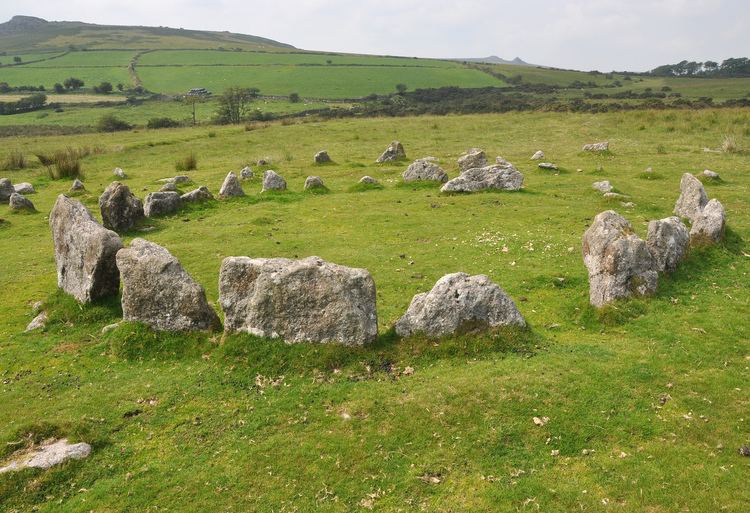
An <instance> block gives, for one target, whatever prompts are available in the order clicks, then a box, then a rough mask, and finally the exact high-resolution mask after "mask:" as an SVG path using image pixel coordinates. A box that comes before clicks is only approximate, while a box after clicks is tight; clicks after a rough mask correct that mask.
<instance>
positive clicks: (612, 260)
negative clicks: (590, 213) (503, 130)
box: [583, 210, 658, 307]
mask: <svg viewBox="0 0 750 513" xmlns="http://www.w3.org/2000/svg"><path fill="white" fill-rule="evenodd" d="M583 262H584V264H585V265H586V268H587V269H588V271H589V300H590V302H591V304H592V305H594V306H596V307H601V306H604V305H605V304H607V303H609V302H611V301H614V300H616V299H623V298H628V297H631V296H645V295H648V294H653V293H654V292H655V291H656V285H657V280H658V274H657V272H656V266H655V264H654V258H653V257H652V256H651V252H650V251H649V248H648V245H647V244H646V242H645V241H644V240H642V239H640V238H639V237H638V236H637V235H635V233H633V227H632V226H631V225H630V223H629V222H628V221H627V220H626V219H625V218H624V217H622V216H620V215H619V214H617V213H616V212H615V211H613V210H607V211H605V212H602V213H601V214H599V215H597V216H596V217H595V218H594V222H593V223H592V225H591V226H590V227H589V229H588V230H586V233H584V234H583Z"/></svg>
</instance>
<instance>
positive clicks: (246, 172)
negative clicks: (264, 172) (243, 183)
mask: <svg viewBox="0 0 750 513" xmlns="http://www.w3.org/2000/svg"><path fill="white" fill-rule="evenodd" d="M252 177H253V170H252V169H250V168H249V167H248V166H245V167H243V168H242V171H240V178H242V179H243V180H249V179H250V178H252Z"/></svg>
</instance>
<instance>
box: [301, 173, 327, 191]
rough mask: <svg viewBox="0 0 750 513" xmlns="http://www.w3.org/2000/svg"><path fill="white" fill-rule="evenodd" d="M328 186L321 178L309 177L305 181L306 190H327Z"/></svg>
mask: <svg viewBox="0 0 750 513" xmlns="http://www.w3.org/2000/svg"><path fill="white" fill-rule="evenodd" d="M325 188H326V186H325V184H324V183H323V179H322V178H320V177H319V176H308V177H307V178H306V179H305V190H306V191H307V190H310V189H325Z"/></svg>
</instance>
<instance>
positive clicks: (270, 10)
mask: <svg viewBox="0 0 750 513" xmlns="http://www.w3.org/2000/svg"><path fill="white" fill-rule="evenodd" d="M16 14H26V15H31V16H39V17H42V18H45V19H47V20H75V21H86V22H90V23H100V24H116V25H152V26H153V25H165V26H170V27H183V28H193V29H203V30H229V31H231V32H240V33H244V34H253V35H259V36H264V37H268V38H271V39H275V40H277V41H282V42H285V43H289V44H292V45H294V46H296V47H298V48H303V49H306V50H325V51H339V52H354V53H371V54H389V55H406V56H419V57H486V56H488V55H498V56H500V57H503V58H506V59H512V58H513V57H516V56H519V57H521V58H522V59H524V60H526V61H528V62H532V63H535V64H544V65H549V66H557V67H563V68H573V69H584V70H590V69H599V70H602V71H610V70H613V69H615V70H633V71H642V70H647V69H651V68H653V67H655V66H657V65H660V64H667V63H674V62H679V61H680V60H682V59H688V60H697V61H705V60H717V61H721V60H722V59H725V58H727V57H740V56H750V0H570V1H563V0H513V1H492V0H429V1H428V0H298V1H289V0H276V1H273V0H271V1H269V0H262V1H256V0H244V1H242V0H126V1H123V0H65V1H60V0H34V1H33V2H29V1H28V0H2V1H1V2H0V19H2V20H7V19H10V18H11V17H12V16H13V15H16Z"/></svg>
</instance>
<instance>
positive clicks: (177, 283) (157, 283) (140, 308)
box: [117, 239, 220, 331]
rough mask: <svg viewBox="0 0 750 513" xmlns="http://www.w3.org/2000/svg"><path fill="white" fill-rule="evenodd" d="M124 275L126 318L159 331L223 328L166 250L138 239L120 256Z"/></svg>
mask: <svg viewBox="0 0 750 513" xmlns="http://www.w3.org/2000/svg"><path fill="white" fill-rule="evenodd" d="M117 267H118V268H119V269H120V273H121V275H122V316H123V320H125V321H134V322H142V323H145V324H148V325H149V326H151V327H152V328H153V329H155V330H158V331H206V330H212V329H216V328H218V327H219V325H220V322H219V318H218V316H217V315H216V312H215V311H214V310H213V308H211V307H210V306H209V304H208V302H207V301H206V293H205V291H204V290H203V287H201V286H200V285H199V284H198V283H196V282H195V281H194V280H193V279H192V278H191V277H190V275H189V274H188V273H187V272H185V269H183V267H182V265H180V262H179V261H178V260H177V259H176V258H175V257H174V256H172V254H171V253H170V252H169V251H167V250H166V249H164V248H163V247H161V246H159V245H157V244H154V243H153V242H149V241H147V240H143V239H134V240H133V242H131V243H130V247H128V248H123V249H121V250H120V251H118V252H117Z"/></svg>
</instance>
